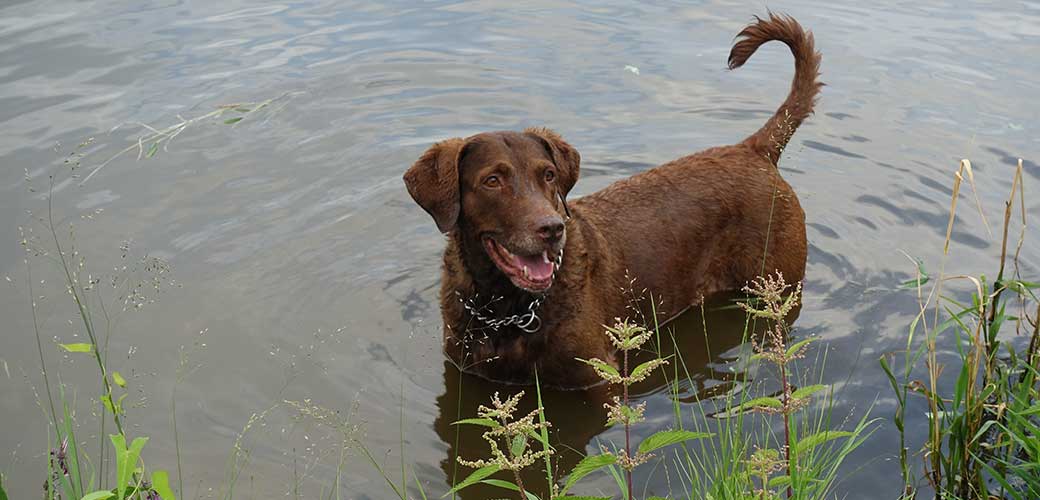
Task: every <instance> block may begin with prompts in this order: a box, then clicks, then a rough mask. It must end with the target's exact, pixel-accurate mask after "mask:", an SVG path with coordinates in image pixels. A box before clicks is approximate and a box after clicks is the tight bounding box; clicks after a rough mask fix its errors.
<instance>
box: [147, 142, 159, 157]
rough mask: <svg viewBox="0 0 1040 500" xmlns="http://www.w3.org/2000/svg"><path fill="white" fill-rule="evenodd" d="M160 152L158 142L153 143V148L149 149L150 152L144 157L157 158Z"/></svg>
mask: <svg viewBox="0 0 1040 500" xmlns="http://www.w3.org/2000/svg"><path fill="white" fill-rule="evenodd" d="M158 152H159V143H158V142H153V143H152V147H150V148H148V152H147V153H145V155H144V157H145V158H151V157H153V156H155V153H158Z"/></svg>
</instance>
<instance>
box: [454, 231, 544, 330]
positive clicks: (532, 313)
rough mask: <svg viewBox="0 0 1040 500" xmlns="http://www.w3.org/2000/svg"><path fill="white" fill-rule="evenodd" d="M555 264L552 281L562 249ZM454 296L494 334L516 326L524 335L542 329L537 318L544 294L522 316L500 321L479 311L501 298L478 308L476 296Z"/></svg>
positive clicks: (540, 320) (505, 318)
mask: <svg viewBox="0 0 1040 500" xmlns="http://www.w3.org/2000/svg"><path fill="white" fill-rule="evenodd" d="M555 264H556V265H555V266H553V274H552V279H553V281H555V280H556V273H557V272H558V271H559V270H560V266H562V265H563V249H562V248H561V249H560V253H558V254H557V255H556V260H555ZM550 286H551V285H550ZM455 296H456V297H458V299H459V302H460V303H462V307H463V308H465V309H466V310H467V311H469V314H470V315H471V316H473V317H474V318H476V319H477V321H480V322H481V323H484V324H485V325H487V326H488V327H490V328H491V329H492V330H494V331H496V332H497V331H498V330H499V329H500V328H503V327H507V326H516V327H517V328H519V329H520V330H522V331H523V332H524V333H536V332H537V331H538V330H540V329H541V328H542V318H540V317H539V316H538V309H539V308H540V307H541V306H542V303H543V302H545V298H546V295H545V294H544V293H543V294H541V295H538V296H537V297H535V298H534V300H532V301H531V303H530V304H528V305H527V312H525V313H522V314H513V315H510V316H506V317H504V318H501V319H499V318H493V317H488V316H485V315H483V314H481V312H480V311H482V310H484V309H486V308H487V306H489V305H491V304H493V303H495V302H497V301H499V300H501V299H502V297H493V298H492V299H491V301H489V302H488V303H487V304H485V305H483V306H478V305H477V304H476V299H477V296H474V297H473V298H470V299H466V298H463V297H462V293H461V292H459V291H458V290H455Z"/></svg>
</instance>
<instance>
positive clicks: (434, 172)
mask: <svg viewBox="0 0 1040 500" xmlns="http://www.w3.org/2000/svg"><path fill="white" fill-rule="evenodd" d="M580 162H581V157H580V156H579V155H578V152H577V151H576V150H575V149H574V148H573V147H571V145H570V144H567V143H566V142H565V141H564V140H563V139H562V138H560V136H559V135H557V134H556V133H555V132H553V131H551V130H548V129H544V128H531V129H527V130H525V131H524V132H522V133H520V132H488V133H483V134H478V135H475V136H473V137H470V138H467V139H459V138H455V139H448V140H446V141H442V142H439V143H437V144H434V145H433V147H431V148H430V149H428V150H427V151H426V152H425V153H423V155H422V156H420V157H419V160H418V161H416V162H415V164H414V165H412V167H411V168H409V169H408V171H407V172H405V174H404V182H405V185H406V186H407V187H408V192H409V193H410V194H411V195H412V198H413V199H415V202H416V203H418V204H419V206H421V207H422V208H423V209H424V210H426V211H427V212H429V214H430V215H431V216H433V220H434V221H436V223H437V227H438V228H439V229H440V230H441V232H443V233H453V232H456V234H457V235H458V236H460V237H461V238H462V239H463V240H464V241H471V242H479V243H480V245H481V247H482V248H483V250H484V255H485V256H486V257H487V259H489V260H490V261H491V262H493V263H494V265H495V267H496V268H497V269H498V270H499V271H501V272H502V273H503V274H504V275H505V276H506V277H508V278H509V280H510V281H512V283H513V284H514V285H516V286H518V287H520V288H523V289H525V290H528V291H532V292H542V291H545V290H546V289H548V288H549V286H551V285H552V280H553V272H554V271H555V270H556V269H555V266H556V262H555V259H556V256H557V255H559V253H560V252H561V250H562V249H563V245H564V242H565V240H566V237H567V235H566V227H565V226H564V220H565V217H566V215H567V214H566V202H565V201H564V200H565V196H566V195H567V193H568V192H569V191H570V190H571V188H572V187H573V186H574V183H575V182H576V181H577V180H578V170H579V163H580Z"/></svg>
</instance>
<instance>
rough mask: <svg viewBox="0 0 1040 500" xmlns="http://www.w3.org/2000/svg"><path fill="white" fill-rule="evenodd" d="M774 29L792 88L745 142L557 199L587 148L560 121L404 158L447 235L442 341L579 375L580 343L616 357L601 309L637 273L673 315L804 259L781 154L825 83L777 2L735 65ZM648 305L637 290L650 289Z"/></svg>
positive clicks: (488, 364)
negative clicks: (563, 131) (558, 127)
mask: <svg viewBox="0 0 1040 500" xmlns="http://www.w3.org/2000/svg"><path fill="white" fill-rule="evenodd" d="M772 40H778V41H781V42H784V43H785V44H787V46H788V47H790V49H791V52H792V53H793V54H794V60H795V72H794V80H793V82H792V84H791V91H790V93H789V95H788V96H787V99H786V100H785V101H784V103H783V104H782V105H781V106H780V108H779V109H778V110H777V111H776V113H775V114H774V115H773V116H772V117H771V118H769V120H767V121H766V123H765V125H763V126H762V128H760V129H759V130H758V131H757V132H755V133H754V134H752V135H751V136H750V137H748V138H747V139H744V140H743V141H742V142H740V143H739V144H735V145H732V146H723V147H716V148H712V149H708V150H705V151H701V152H699V153H696V154H693V155H690V156H685V157H682V158H679V159H677V160H673V161H671V162H668V163H666V164H664V165H661V166H658V167H656V168H653V169H651V170H648V171H646V172H642V173H640V174H637V175H634V176H632V177H629V178H627V179H623V180H620V181H617V182H615V183H613V184H611V185H610V186H608V187H606V188H604V189H603V190H601V191H598V192H596V193H593V194H590V195H588V196H585V197H582V198H580V199H576V200H573V201H570V202H568V201H566V195H567V193H568V192H569V191H570V190H571V188H572V187H573V186H574V183H575V182H576V181H577V180H578V169H579V163H580V156H579V155H578V152H577V151H576V150H575V149H574V148H573V147H572V146H571V145H570V144H568V143H567V142H565V141H564V140H563V139H562V138H561V137H560V136H559V135H557V134H556V133H555V132H553V131H551V130H548V129H545V128H531V129H527V130H524V131H523V132H487V133H481V134H477V135H474V136H472V137H469V138H466V139H461V138H454V139H448V140H445V141H442V142H438V143H437V144H434V145H433V146H432V147H431V148H430V149H429V150H427V151H426V152H425V153H423V155H422V156H421V157H420V158H419V160H418V161H416V162H415V164H414V165H412V166H411V168H409V169H408V171H407V172H406V173H405V174H404V182H405V185H406V186H407V188H408V192H409V193H410V194H411V196H412V198H413V199H415V201H416V203H418V204H419V205H420V206H421V207H422V208H423V209H425V210H426V211H427V212H428V213H429V214H430V215H431V216H433V219H434V221H435V222H436V224H437V227H438V228H439V229H440V231H441V232H443V233H446V234H447V236H448V243H447V248H446V249H445V251H444V267H443V272H442V277H441V292H440V300H441V313H442V317H443V320H444V341H445V345H444V348H445V351H446V353H447V355H448V356H449V357H450V358H451V359H452V360H453V361H454V362H455V364H456V365H458V366H459V367H461V368H462V369H463V370H465V371H468V372H471V373H475V374H477V375H480V376H483V377H485V378H489V379H492V380H496V381H502V382H513V383H521V384H523V383H530V382H532V381H533V379H534V374H535V371H537V372H538V375H539V377H540V380H541V382H542V383H544V384H547V385H551V386H557V387H581V386H586V385H589V384H592V383H595V382H597V381H598V378H597V377H596V375H595V373H593V371H592V369H591V368H589V367H587V366H585V365H584V364H582V363H579V362H577V361H575V358H592V357H598V358H600V359H603V360H606V361H608V362H614V360H615V350H614V348H613V346H612V345H611V344H610V342H609V340H608V338H607V336H606V335H604V332H603V330H604V328H603V325H605V324H612V323H613V321H614V318H616V317H626V316H630V315H631V314H630V313H631V310H630V309H628V307H629V305H630V302H631V301H632V297H631V296H630V295H627V294H625V293H624V290H625V289H626V288H629V287H630V281H629V277H631V278H635V280H636V282H635V283H636V284H635V286H636V287H638V288H639V289H643V288H645V289H646V290H648V291H649V294H652V296H653V297H654V305H655V307H656V313H657V314H658V316H659V317H662V318H671V317H674V316H675V315H677V314H679V313H680V312H682V311H683V310H685V309H686V308H687V307H689V306H690V305H692V304H695V303H697V302H699V301H700V300H701V299H702V297H704V296H705V295H708V294H711V293H714V292H718V291H722V290H733V289H738V288H740V287H742V286H743V285H745V284H746V283H747V281H749V280H751V279H753V278H754V277H756V276H759V275H762V274H765V273H771V272H774V271H781V272H783V274H784V276H785V277H786V278H787V280H788V281H789V282H794V281H797V280H801V279H802V277H803V276H804V274H805V259H806V238H805V213H804V212H803V211H802V208H801V206H800V205H799V203H798V198H797V197H796V196H795V193H794V191H793V190H792V189H791V186H789V185H788V184H787V183H786V182H785V181H784V180H783V179H782V178H781V177H780V173H779V170H778V168H777V161H778V160H779V156H780V153H781V152H782V151H783V148H784V146H785V145H786V144H787V142H788V140H789V139H790V138H791V135H792V134H793V133H794V131H795V129H796V128H797V127H798V126H799V125H800V124H801V123H802V120H804V119H805V118H807V117H808V116H809V115H810V114H811V113H812V111H813V104H814V102H815V100H816V96H817V94H818V93H819V90H820V87H821V86H822V83H819V82H818V81H817V77H818V76H819V65H820V54H819V53H818V52H816V50H815V48H814V46H813V36H812V33H811V32H808V31H805V30H804V29H803V28H802V27H801V26H800V25H799V24H798V22H796V21H795V20H794V19H792V18H790V17H787V16H779V15H773V14H770V16H769V18H768V19H756V22H755V23H753V24H751V25H749V26H747V27H746V28H744V30H743V31H741V32H740V34H739V35H738V41H737V42H736V44H735V45H734V46H733V49H732V51H731V52H730V55H729V67H730V69H734V68H738V67H740V66H741V65H743V64H744V63H745V62H746V61H747V60H748V58H749V57H751V55H752V54H753V53H754V52H755V50H756V49H758V47H759V46H760V45H762V44H764V43H766V42H769V41H772ZM644 305H646V304H644Z"/></svg>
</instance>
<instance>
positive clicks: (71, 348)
mask: <svg viewBox="0 0 1040 500" xmlns="http://www.w3.org/2000/svg"><path fill="white" fill-rule="evenodd" d="M58 345H59V346H61V347H62V349H65V350H66V351H68V352H94V344H83V343H80V344H58Z"/></svg>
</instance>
